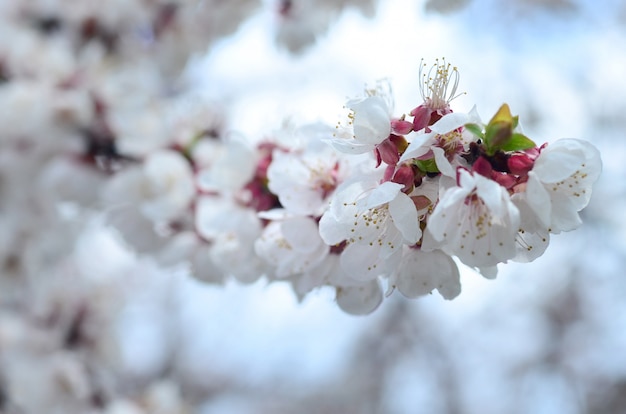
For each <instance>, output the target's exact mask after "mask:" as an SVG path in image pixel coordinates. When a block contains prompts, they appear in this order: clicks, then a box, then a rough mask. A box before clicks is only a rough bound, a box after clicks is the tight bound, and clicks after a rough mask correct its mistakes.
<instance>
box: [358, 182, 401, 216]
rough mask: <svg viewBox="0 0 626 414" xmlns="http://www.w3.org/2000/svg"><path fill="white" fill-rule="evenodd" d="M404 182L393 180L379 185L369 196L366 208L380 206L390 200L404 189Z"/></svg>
mask: <svg viewBox="0 0 626 414" xmlns="http://www.w3.org/2000/svg"><path fill="white" fill-rule="evenodd" d="M403 186H404V185H403V184H398V183H394V182H391V181H387V182H384V183H382V184H381V185H379V186H378V187H376V188H375V189H374V191H372V192H371V194H370V195H369V197H368V198H367V204H366V205H365V208H367V209H368V210H369V209H372V208H374V207H378V206H380V205H383V204H385V203H388V202H390V201H391V200H393V199H394V198H396V196H397V195H398V193H400V191H401V190H402V187H403Z"/></svg>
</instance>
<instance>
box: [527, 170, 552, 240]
mask: <svg viewBox="0 0 626 414" xmlns="http://www.w3.org/2000/svg"><path fill="white" fill-rule="evenodd" d="M525 196H526V197H525V198H526V202H527V203H528V206H529V207H530V208H531V209H532V211H533V212H534V213H535V215H536V216H537V218H538V219H539V221H540V222H541V224H542V225H543V227H544V228H546V229H547V228H549V227H550V221H551V216H552V202H551V201H550V194H548V191H547V190H546V188H545V187H544V186H543V184H541V183H540V182H539V180H538V179H537V175H536V174H535V173H534V172H533V171H530V172H529V173H528V182H527V183H526V193H525Z"/></svg>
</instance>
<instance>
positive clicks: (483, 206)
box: [106, 61, 601, 314]
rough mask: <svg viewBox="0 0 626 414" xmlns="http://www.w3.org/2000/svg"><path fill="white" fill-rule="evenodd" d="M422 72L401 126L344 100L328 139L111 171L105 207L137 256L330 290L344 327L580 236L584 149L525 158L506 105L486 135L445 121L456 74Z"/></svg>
mask: <svg viewBox="0 0 626 414" xmlns="http://www.w3.org/2000/svg"><path fill="white" fill-rule="evenodd" d="M424 69H427V68H426V67H425V66H423V67H422V72H421V73H420V77H421V82H422V84H421V85H420V91H421V95H422V102H421V103H420V105H418V106H417V107H416V108H415V109H413V110H411V111H409V112H408V115H406V114H404V115H402V116H400V117H394V115H393V105H394V104H393V97H392V93H391V88H390V86H389V83H388V82H383V81H381V82H379V83H378V84H377V85H376V86H375V87H374V88H372V89H368V90H366V93H365V95H364V96H362V97H359V98H355V99H350V100H348V102H347V103H346V109H347V110H348V115H347V118H346V122H340V123H339V124H338V125H336V126H335V128H331V127H328V126H325V125H309V126H305V127H300V128H295V129H291V130H285V131H282V132H281V133H279V134H276V137H274V138H272V139H264V140H262V141H260V142H259V143H257V144H255V145H252V144H249V143H248V142H246V141H245V140H242V139H240V138H237V137H231V138H230V139H227V140H221V141H220V140H209V141H207V140H203V139H200V140H192V141H189V142H190V143H189V144H187V145H186V146H180V145H179V146H177V147H173V148H170V149H168V150H166V151H161V152H156V153H153V154H151V155H150V156H149V157H147V158H146V159H145V162H144V163H143V167H139V166H137V167H134V170H127V171H124V172H122V173H121V174H119V175H118V176H117V177H116V178H115V179H114V180H112V181H111V183H110V185H111V187H110V188H109V190H108V191H107V192H106V194H109V195H113V194H118V199H120V200H121V199H124V200H131V201H132V203H129V205H130V206H132V209H134V210H138V211H135V214H137V213H138V214H139V215H141V216H142V217H143V218H144V219H145V220H147V221H148V222H149V223H152V224H151V227H152V228H153V229H155V231H154V232H153V233H152V234H153V235H154V237H156V238H157V239H159V240H160V241H156V242H155V241H153V242H150V243H147V244H148V245H151V246H158V248H159V249H161V250H160V253H159V254H160V255H161V256H164V257H169V258H171V257H175V258H176V260H183V259H185V260H189V261H190V263H191V264H192V267H193V269H194V272H195V273H196V275H198V276H199V277H200V278H202V279H205V280H210V281H213V282H219V281H222V280H224V278H225V277H226V276H233V277H235V278H236V279H238V280H240V281H242V282H252V281H255V280H257V279H259V278H260V277H263V276H265V277H266V278H267V279H269V280H283V281H288V282H289V283H291V284H292V286H293V289H294V291H295V292H296V294H297V295H298V296H299V297H303V296H304V295H306V294H307V293H309V292H311V291H312V290H313V289H316V288H318V287H321V286H330V287H332V288H334V289H335V291H336V299H337V303H338V305H339V306H340V307H341V308H342V309H343V310H345V311H346V312H348V313H352V314H366V313H369V312H372V311H373V310H374V309H375V308H376V307H378V306H379V304H380V303H381V302H382V300H383V298H384V297H385V295H390V294H391V293H392V292H393V291H394V290H398V291H399V292H400V293H401V294H403V295H405V296H407V297H409V298H414V297H418V296H421V295H424V294H428V293H431V292H432V291H433V290H435V289H436V290H437V291H438V292H439V293H440V294H441V295H442V296H443V297H444V298H446V299H452V298H454V297H456V296H457V295H458V294H459V293H460V291H461V284H460V280H459V279H460V278H459V270H458V266H457V262H456V261H455V260H454V257H456V258H458V260H459V261H460V262H462V263H463V264H465V265H467V266H470V267H472V268H475V269H476V270H478V271H479V272H481V273H482V274H483V275H484V276H485V277H490V278H491V277H495V275H496V272H497V265H498V264H499V263H506V262H507V261H509V260H512V261H518V262H528V261H532V260H534V259H536V258H537V257H539V256H540V255H542V254H543V252H544V251H545V250H546V248H547V246H548V243H549V237H550V234H551V233H555V234H556V233H559V232H561V231H569V230H573V229H575V228H576V227H577V226H579V225H580V224H581V220H580V217H579V214H578V213H579V211H580V210H581V209H583V208H584V207H585V206H586V205H587V203H588V202H589V199H590V196H591V186H592V184H593V183H594V182H595V180H596V179H597V178H598V176H599V174H600V170H601V161H600V155H599V152H598V151H597V149H595V147H593V146H592V145H591V144H589V143H587V142H585V141H581V140H577V139H563V140H559V141H556V142H554V143H551V144H543V145H537V144H536V143H535V142H533V141H532V140H531V139H530V138H528V137H527V136H525V135H524V134H523V133H522V131H521V128H520V126H519V121H518V117H517V116H513V115H511V112H510V109H509V107H508V105H506V104H504V105H502V106H501V107H500V108H499V110H498V111H497V112H496V114H495V115H494V116H493V117H492V118H491V119H490V120H489V122H487V123H486V124H485V123H483V122H482V121H481V119H480V117H479V115H478V113H477V111H476V109H475V108H474V109H472V110H471V111H470V112H469V113H460V112H454V111H453V110H452V108H451V106H450V103H451V101H452V100H453V99H454V98H455V97H456V91H457V85H458V80H459V77H458V76H459V75H458V71H457V69H456V68H453V67H451V65H450V64H448V63H446V62H445V61H441V62H440V61H437V62H436V63H435V64H434V65H433V66H432V67H431V68H430V69H429V70H428V71H424ZM196 136H198V135H197V134H196ZM194 177H195V178H194ZM194 179H195V181H194ZM194 182H195V183H196V186H195V188H194V184H193V183H194ZM121 183H123V184H121ZM189 217H193V219H189ZM157 230H158V231H157ZM148 233H149V232H143V233H142V235H143V236H142V237H146V234H148ZM163 252H166V254H165V253H163ZM166 262H167V261H166Z"/></svg>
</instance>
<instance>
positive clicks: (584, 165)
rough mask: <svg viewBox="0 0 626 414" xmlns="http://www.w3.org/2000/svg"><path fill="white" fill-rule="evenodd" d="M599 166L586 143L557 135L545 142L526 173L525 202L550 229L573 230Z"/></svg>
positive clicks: (593, 151)
mask: <svg viewBox="0 0 626 414" xmlns="http://www.w3.org/2000/svg"><path fill="white" fill-rule="evenodd" d="M601 170H602V162H601V160H600V152H599V151H598V150H597V149H596V148H595V147H594V146H593V145H591V144H590V143H588V142H586V141H583V140H578V139H561V140H558V141H556V142H554V143H552V144H549V145H548V146H547V147H546V148H544V149H543V150H542V151H541V153H540V154H539V157H537V160H536V161H535V164H534V166H533V168H532V170H531V171H530V172H529V173H528V183H527V186H526V200H527V202H528V205H529V206H530V208H531V209H532V210H533V212H534V213H535V214H536V215H537V218H538V219H539V221H540V222H541V223H542V225H543V226H544V227H545V228H547V229H549V231H550V232H551V233H560V232H561V231H569V230H574V229H575V228H577V227H578V226H579V225H580V224H581V220H580V216H579V215H578V212H579V211H580V210H582V209H583V208H584V207H586V206H587V204H588V203H589V199H590V198H591V186H592V184H593V183H595V181H596V180H597V179H598V177H599V176H600V172H601Z"/></svg>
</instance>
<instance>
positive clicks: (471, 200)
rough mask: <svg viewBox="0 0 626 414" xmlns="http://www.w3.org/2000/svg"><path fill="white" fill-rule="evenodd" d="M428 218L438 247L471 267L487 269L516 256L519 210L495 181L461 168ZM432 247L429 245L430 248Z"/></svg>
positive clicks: (428, 226) (429, 227)
mask: <svg viewBox="0 0 626 414" xmlns="http://www.w3.org/2000/svg"><path fill="white" fill-rule="evenodd" d="M458 174H459V179H458V181H459V183H458V186H456V187H451V188H449V189H447V190H446V191H445V192H444V193H443V194H442V195H441V198H440V200H439V203H438V204H437V206H436V207H435V209H434V211H433V213H432V215H431V216H430V218H429V219H428V225H427V229H428V231H429V233H430V234H431V235H432V236H433V238H434V240H435V241H436V243H435V244H436V245H439V246H440V248H441V249H442V250H443V251H444V252H446V253H448V254H451V255H455V256H458V257H459V259H461V261H462V262H463V263H465V264H467V265H469V266H475V267H488V266H493V265H496V264H498V263H500V262H506V261H507V260H509V259H511V258H513V257H514V256H515V237H516V235H517V231H518V228H519V221H520V218H519V210H518V209H517V208H516V207H515V205H514V204H513V202H512V201H511V198H510V196H509V193H508V192H507V191H506V189H505V188H504V187H502V186H500V185H499V184H498V183H496V182H495V181H492V180H489V179H487V178H485V177H483V176H481V175H479V174H472V173H470V172H469V171H467V170H465V169H459V172H458ZM428 247H430V246H428Z"/></svg>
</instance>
